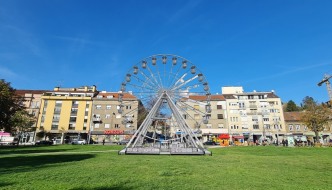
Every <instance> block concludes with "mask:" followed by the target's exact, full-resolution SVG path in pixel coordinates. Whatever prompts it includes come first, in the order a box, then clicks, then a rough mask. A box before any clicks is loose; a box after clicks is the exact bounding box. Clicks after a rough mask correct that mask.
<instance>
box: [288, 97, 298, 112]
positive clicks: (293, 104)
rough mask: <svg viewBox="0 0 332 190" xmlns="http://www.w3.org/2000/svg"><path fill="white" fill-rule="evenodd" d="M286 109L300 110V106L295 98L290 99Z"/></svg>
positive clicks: (289, 110) (290, 110)
mask: <svg viewBox="0 0 332 190" xmlns="http://www.w3.org/2000/svg"><path fill="white" fill-rule="evenodd" d="M285 111H286V112H293V111H299V108H298V106H297V105H296V104H295V102H294V101H293V100H289V101H288V102H287V104H286V110H285Z"/></svg>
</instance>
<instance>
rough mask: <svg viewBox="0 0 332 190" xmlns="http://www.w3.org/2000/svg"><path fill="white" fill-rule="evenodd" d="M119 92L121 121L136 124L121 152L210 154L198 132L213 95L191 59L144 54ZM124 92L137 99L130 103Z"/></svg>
mask: <svg viewBox="0 0 332 190" xmlns="http://www.w3.org/2000/svg"><path fill="white" fill-rule="evenodd" d="M120 92H121V93H120V95H119V102H120V105H119V107H118V111H119V113H120V114H122V115H123V118H124V121H123V124H125V125H126V126H130V125H129V124H128V123H132V121H133V120H134V119H136V120H137V121H138V123H139V126H138V129H137V130H136V132H135V134H134V135H133V136H132V138H131V139H130V141H129V143H128V144H127V146H126V148H125V149H123V150H122V151H120V152H119V153H120V154H209V152H208V151H207V150H205V149H204V147H203V145H202V144H201V143H200V141H199V139H198V137H197V134H199V133H200V129H199V128H200V126H201V125H205V124H207V123H208V118H209V117H208V116H209V114H210V113H211V104H210V96H211V94H210V91H209V85H208V82H207V80H206V78H205V76H204V75H203V73H202V72H201V71H200V70H198V68H197V67H196V66H195V65H194V64H192V63H191V62H190V61H189V60H187V59H185V58H183V57H180V56H176V55H170V54H159V55H153V56H150V57H147V58H144V59H142V60H141V61H140V62H138V63H137V64H136V65H134V66H133V67H132V68H131V69H130V70H129V71H128V73H127V74H126V75H125V79H124V80H123V82H122V84H121V88H120ZM126 94H131V95H133V96H135V97H136V98H137V99H138V101H139V103H138V104H137V103H136V104H135V106H131V105H130V104H132V101H124V99H123V97H124V96H125V95H126ZM128 106H130V107H131V109H130V110H127V109H124V108H125V107H128ZM134 112H136V113H138V116H137V118H133V117H134V114H133V113H134Z"/></svg>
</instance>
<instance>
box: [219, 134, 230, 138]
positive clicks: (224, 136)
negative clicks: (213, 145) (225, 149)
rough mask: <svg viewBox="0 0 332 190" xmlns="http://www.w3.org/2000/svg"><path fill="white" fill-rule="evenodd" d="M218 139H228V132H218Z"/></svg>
mask: <svg viewBox="0 0 332 190" xmlns="http://www.w3.org/2000/svg"><path fill="white" fill-rule="evenodd" d="M218 138H219V139H229V134H220V135H219V136H218Z"/></svg>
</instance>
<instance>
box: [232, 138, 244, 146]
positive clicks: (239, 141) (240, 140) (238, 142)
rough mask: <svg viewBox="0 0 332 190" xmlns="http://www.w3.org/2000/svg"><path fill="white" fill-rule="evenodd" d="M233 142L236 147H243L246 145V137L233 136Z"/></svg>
mask: <svg viewBox="0 0 332 190" xmlns="http://www.w3.org/2000/svg"><path fill="white" fill-rule="evenodd" d="M232 140H233V143H234V145H236V146H241V145H243V144H244V136H242V135H233V136H232Z"/></svg>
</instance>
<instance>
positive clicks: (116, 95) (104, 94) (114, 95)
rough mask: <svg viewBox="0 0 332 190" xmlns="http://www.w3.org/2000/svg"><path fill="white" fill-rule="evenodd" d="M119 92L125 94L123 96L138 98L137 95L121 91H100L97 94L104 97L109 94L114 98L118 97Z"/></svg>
mask: <svg viewBox="0 0 332 190" xmlns="http://www.w3.org/2000/svg"><path fill="white" fill-rule="evenodd" d="M119 94H123V98H136V96H134V95H132V94H130V93H119V92H99V93H98V94H97V95H96V96H103V98H106V97H107V96H113V97H114V98H118V97H119Z"/></svg>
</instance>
